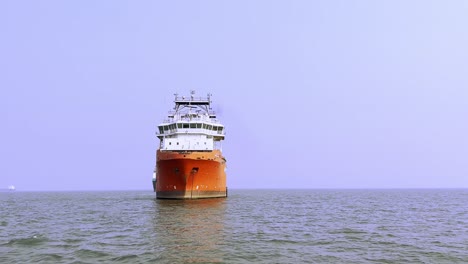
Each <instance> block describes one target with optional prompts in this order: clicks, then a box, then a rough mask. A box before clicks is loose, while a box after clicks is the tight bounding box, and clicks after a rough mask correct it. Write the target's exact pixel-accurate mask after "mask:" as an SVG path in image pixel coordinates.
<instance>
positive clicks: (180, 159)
mask: <svg viewBox="0 0 468 264" xmlns="http://www.w3.org/2000/svg"><path fill="white" fill-rule="evenodd" d="M174 96H175V99H174V108H173V110H171V111H169V115H168V116H167V119H166V120H164V121H163V123H161V124H159V125H158V130H157V131H156V136H157V137H158V139H159V148H158V149H157V150H156V166H155V170H154V173H153V179H152V181H153V190H154V191H155V192H156V198H158V199H201V198H221V197H227V195H228V188H227V186H226V158H225V157H224V156H223V154H222V141H223V140H224V137H225V128H224V125H222V124H221V123H220V122H219V121H218V119H217V118H216V113H215V112H214V111H213V109H212V107H211V104H212V101H211V96H212V95H211V94H208V95H207V96H206V97H196V96H195V92H194V91H191V93H190V96H187V97H185V96H179V95H178V94H174Z"/></svg>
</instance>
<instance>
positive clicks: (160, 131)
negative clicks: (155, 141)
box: [159, 126, 164, 134]
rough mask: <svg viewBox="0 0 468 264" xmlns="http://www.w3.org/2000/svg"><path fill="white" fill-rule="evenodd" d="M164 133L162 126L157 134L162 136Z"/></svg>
mask: <svg viewBox="0 0 468 264" xmlns="http://www.w3.org/2000/svg"><path fill="white" fill-rule="evenodd" d="M163 133H164V128H163V127H162V126H160V127H159V134H163Z"/></svg>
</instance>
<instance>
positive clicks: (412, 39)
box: [0, 0, 468, 190]
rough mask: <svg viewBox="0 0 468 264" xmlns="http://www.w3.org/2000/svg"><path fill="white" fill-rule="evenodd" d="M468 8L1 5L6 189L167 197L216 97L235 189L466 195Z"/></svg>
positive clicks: (454, 4) (363, 2)
mask: <svg viewBox="0 0 468 264" xmlns="http://www.w3.org/2000/svg"><path fill="white" fill-rule="evenodd" d="M467 14H468V2H467V1H429V0H421V1H418V0H414V1H398V0H392V1H373V0H360V1H357V0H356V1H352V0H343V1H338V0H324V1H116V0H112V1H110V0H108V1H84V0H80V1H47V0H44V1H18V0H11V1H10V0H3V1H0V121H1V129H0V188H5V187H7V186H8V185H10V184H14V185H16V187H17V188H18V189H20V190H126V189H147V190H150V189H151V188H152V187H151V176H152V171H153V168H154V165H155V164H154V163H155V151H156V148H157V146H158V139H157V138H156V137H155V135H154V133H155V131H156V126H157V124H158V123H160V122H161V121H162V120H163V119H164V118H165V116H166V114H167V111H168V110H170V108H171V107H172V104H173V102H172V101H173V94H174V93H175V92H179V93H180V94H183V93H186V94H188V93H189V91H190V90H192V89H194V90H196V91H197V93H198V94H201V95H204V94H206V93H207V92H211V93H212V94H213V100H214V104H215V109H216V110H218V112H219V117H220V119H221V121H222V122H223V123H224V124H225V126H226V128H227V135H226V141H225V142H224V144H223V151H224V154H225V156H226V158H227V160H228V171H227V172H228V186H229V187H230V188H416V187H420V188H445V187H464V188H467V187H468V166H467V158H468V122H467V116H468V48H467V47H468V15H467Z"/></svg>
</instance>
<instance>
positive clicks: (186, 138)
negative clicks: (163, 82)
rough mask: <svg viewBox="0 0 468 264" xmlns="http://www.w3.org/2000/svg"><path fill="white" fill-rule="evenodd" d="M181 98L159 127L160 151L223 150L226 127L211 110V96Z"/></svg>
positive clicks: (192, 94) (177, 98)
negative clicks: (222, 144) (222, 141)
mask: <svg viewBox="0 0 468 264" xmlns="http://www.w3.org/2000/svg"><path fill="white" fill-rule="evenodd" d="M194 94H195V93H194V92H193V91H192V92H191V96H190V97H188V98H186V97H179V96H178V95H177V94H175V100H174V103H175V106H174V111H171V112H170V113H169V116H168V119H167V120H165V121H164V122H163V123H162V124H160V125H158V131H157V132H156V135H157V136H158V138H159V139H160V146H159V149H160V150H161V151H212V150H213V149H219V148H221V144H220V142H221V140H224V135H225V131H224V126H223V125H222V124H220V123H219V122H218V121H217V120H216V115H215V113H214V112H213V111H212V110H211V95H210V94H208V96H207V97H205V98H203V97H194Z"/></svg>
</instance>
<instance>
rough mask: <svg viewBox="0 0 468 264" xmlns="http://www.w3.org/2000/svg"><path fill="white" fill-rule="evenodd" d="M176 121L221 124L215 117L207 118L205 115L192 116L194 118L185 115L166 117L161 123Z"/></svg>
mask: <svg viewBox="0 0 468 264" xmlns="http://www.w3.org/2000/svg"><path fill="white" fill-rule="evenodd" d="M177 122H188V123H197V122H198V123H200V122H204V123H210V124H221V122H220V121H219V120H217V119H212V118H207V117H194V118H187V117H177V118H176V117H174V118H167V119H164V120H163V123H177Z"/></svg>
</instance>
